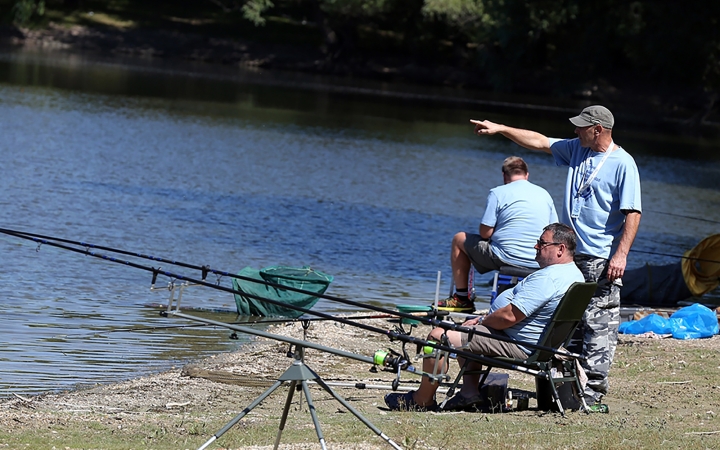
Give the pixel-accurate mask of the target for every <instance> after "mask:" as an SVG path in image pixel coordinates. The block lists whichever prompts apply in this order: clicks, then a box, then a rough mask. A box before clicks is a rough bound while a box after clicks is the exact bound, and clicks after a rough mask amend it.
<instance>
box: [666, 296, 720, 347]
mask: <svg viewBox="0 0 720 450" xmlns="http://www.w3.org/2000/svg"><path fill="white" fill-rule="evenodd" d="M668 320H669V321H670V322H671V326H672V335H673V337H674V338H675V339H701V338H707V337H710V336H713V335H715V334H718V319H717V316H716V315H715V312H714V311H713V310H711V309H710V308H708V307H706V306H703V305H701V304H699V303H695V304H693V305H690V306H686V307H685V308H680V309H679V310H677V312H675V313H674V314H673V315H672V316H670V319H668Z"/></svg>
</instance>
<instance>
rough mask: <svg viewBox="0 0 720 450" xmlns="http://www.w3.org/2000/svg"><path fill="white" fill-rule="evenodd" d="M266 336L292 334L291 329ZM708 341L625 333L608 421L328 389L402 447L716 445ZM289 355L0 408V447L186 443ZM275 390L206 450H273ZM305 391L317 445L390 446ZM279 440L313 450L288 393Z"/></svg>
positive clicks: (271, 376) (297, 404)
mask: <svg viewBox="0 0 720 450" xmlns="http://www.w3.org/2000/svg"><path fill="white" fill-rule="evenodd" d="M374 325H379V323H378V322H377V321H376V322H374ZM426 331H427V330H420V331H418V332H415V333H414V335H418V336H420V335H423V334H424V333H425V332H426ZM275 332H280V333H283V334H289V335H293V336H295V337H300V336H301V335H302V329H301V327H300V326H299V325H297V324H296V325H295V326H290V327H281V328H278V329H276V330H275ZM309 339H310V340H312V341H315V342H321V343H323V344H326V345H331V346H333V347H335V348H342V349H345V350H347V351H352V352H356V353H358V354H362V355H371V354H372V353H373V352H374V351H375V350H378V349H383V348H387V347H388V342H387V339H386V338H384V337H381V336H376V335H369V334H368V333H366V332H364V331H359V330H357V329H354V328H351V327H343V328H340V327H337V326H336V325H333V324H328V323H315V324H313V329H311V331H310V335H309ZM718 344H720V337H718V336H715V337H714V338H712V339H705V340H695V341H677V340H672V339H666V340H655V339H648V338H638V337H625V336H623V337H622V342H621V344H620V346H619V347H618V351H617V354H616V357H615V364H614V366H613V369H612V373H611V383H612V388H611V389H612V391H611V393H610V395H608V396H607V397H606V399H605V400H606V403H607V404H608V405H609V406H610V413H609V414H592V415H586V414H584V413H580V412H570V413H568V414H567V416H566V417H562V416H560V415H559V414H557V413H552V412H545V411H539V410H537V408H536V404H535V402H534V400H532V399H531V402H530V409H529V410H527V411H522V412H510V413H504V414H486V413H398V412H390V411H387V410H386V408H385V405H384V403H383V400H382V397H383V395H384V394H385V393H387V392H388V391H387V390H379V389H368V390H357V389H347V388H342V387H335V388H334V389H335V390H336V391H337V392H338V393H340V395H342V396H343V397H344V398H346V399H347V400H348V401H349V402H350V403H351V405H352V406H353V407H355V408H357V409H358V410H359V411H360V412H361V413H362V414H363V415H365V417H367V418H368V419H369V420H370V422H372V423H373V424H374V425H375V426H377V427H378V428H379V429H380V430H382V431H383V432H384V433H385V434H386V435H388V436H389V437H390V438H391V439H393V440H394V441H395V442H397V443H399V444H400V445H401V446H403V447H404V448H416V449H425V448H433V449H470V448H482V447H491V448H516V447H519V448H584V449H606V448H620V447H624V448H697V449H706V448H718V447H720V418H718V414H720V370H718V369H719V368H720V367H719V366H720V353H719V352H718ZM390 346H391V347H392V346H394V348H397V345H396V344H390ZM287 350H288V348H287V345H286V344H280V343H275V342H266V341H260V342H258V343H257V344H256V345H254V346H253V347H252V348H250V349H246V350H245V351H242V352H238V353H235V354H231V355H219V356H217V357H215V358H209V359H207V360H204V361H200V362H198V364H197V365H195V366H193V367H192V368H194V369H197V368H200V369H201V371H211V372H209V373H212V374H214V376H212V377H206V378H202V377H197V376H188V374H193V373H198V372H197V371H193V370H190V369H189V368H187V367H186V368H185V370H184V371H183V369H182V368H177V369H175V370H172V371H169V372H166V373H163V374H159V375H155V376H151V377H146V378H140V379H136V380H132V381H128V382H124V383H120V384H115V385H109V386H100V387H96V388H93V389H89V390H83V391H76V392H68V393H64V394H51V395H50V394H49V395H45V396H40V397H34V398H25V397H18V396H14V397H12V398H9V399H5V400H4V401H3V402H2V403H0V446H2V447H3V448H18V449H21V448H33V449H42V448H48V449H49V448H65V449H88V448H102V449H129V448H134V449H144V448H153V449H177V448H197V447H199V446H200V445H202V444H203V443H204V442H205V441H206V440H207V439H209V438H210V437H211V436H212V435H213V434H215V433H216V432H217V431H218V430H220V429H221V428H222V427H223V426H224V425H225V424H226V423H228V422H229V421H230V420H231V419H232V418H233V417H234V416H235V415H236V414H238V413H239V412H240V411H242V409H243V408H245V407H246V406H248V405H249V404H250V402H252V401H253V400H254V399H255V398H257V397H258V396H259V395H260V394H261V393H262V392H264V391H265V389H266V388H267V387H268V386H269V385H270V384H271V383H272V382H274V381H275V379H277V377H278V376H280V375H281V374H282V373H283V372H284V371H285V370H286V369H287V368H288V367H289V366H290V364H291V360H290V359H289V358H287V356H286V352H287ZM306 361H307V364H308V366H309V367H311V368H312V369H313V370H315V371H316V372H317V373H318V374H319V375H320V376H322V377H323V379H325V380H326V381H329V382H355V381H364V382H367V383H373V384H383V385H389V382H390V381H391V380H392V379H393V374H391V373H387V372H380V373H378V374H373V373H370V372H368V369H369V367H367V366H366V365H364V364H362V363H358V362H355V361H354V360H349V359H347V358H340V357H337V356H333V355H327V354H320V353H319V352H317V351H314V350H310V351H308V354H307V357H306ZM453 370H456V368H455V367H453ZM509 373H510V388H511V389H515V390H518V389H520V390H530V391H532V390H534V380H533V379H532V378H531V377H529V376H526V375H522V374H519V373H516V372H509ZM222 374H225V376H222ZM209 378H212V380H211V379H209ZM416 382H417V377H414V376H411V375H405V376H403V385H408V386H412V385H413V384H414V383H416ZM287 392H288V391H287V388H286V387H281V388H280V389H278V390H277V391H275V393H274V394H273V395H271V396H270V397H268V398H267V399H266V400H265V401H263V402H262V403H261V404H260V405H259V406H258V407H257V408H255V409H254V410H253V411H252V412H251V413H250V414H248V415H247V416H246V417H245V418H244V419H243V420H242V421H241V422H240V423H239V424H238V425H236V426H235V427H233V428H232V429H231V430H230V431H229V432H227V433H226V434H225V435H223V436H222V437H221V438H220V439H219V440H218V441H217V442H216V443H214V444H213V445H212V446H211V448H251V447H253V446H269V448H271V446H272V444H273V442H274V440H275V436H276V434H277V428H278V425H279V421H280V417H281V415H282V408H283V405H284V403H285V400H286V395H287ZM311 392H312V396H313V400H314V404H315V407H316V408H317V412H318V415H319V420H320V423H321V426H322V431H323V433H324V435H325V438H326V440H327V443H328V447H329V448H366V449H371V448H390V447H389V446H388V445H387V444H386V443H385V442H384V441H383V440H382V439H381V438H379V437H377V436H375V434H374V433H373V432H372V431H370V430H369V429H368V428H367V427H365V425H364V424H362V423H361V422H360V421H359V420H357V419H356V418H355V416H353V415H352V414H350V413H349V412H347V411H346V410H345V409H344V408H343V407H342V406H341V405H340V404H339V403H338V402H337V401H335V400H334V399H332V398H331V397H330V396H329V395H327V394H326V393H324V392H323V391H321V390H320V389H319V388H318V387H317V386H312V385H311ZM281 442H282V443H283V444H285V445H287V448H304V447H305V446H307V448H319V444H318V443H317V436H316V434H315V430H314V427H313V425H312V421H311V418H310V415H309V413H308V411H307V405H306V403H305V401H304V398H303V397H302V396H300V395H299V394H297V393H296V395H295V397H294V400H293V404H292V406H291V409H290V412H289V416H288V423H287V425H286V427H285V432H284V434H283V436H282V440H281Z"/></svg>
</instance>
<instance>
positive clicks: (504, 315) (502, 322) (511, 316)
mask: <svg viewBox="0 0 720 450" xmlns="http://www.w3.org/2000/svg"><path fill="white" fill-rule="evenodd" d="M523 319H525V314H523V312H522V311H520V310H519V309H518V307H517V306H515V305H513V304H512V303H511V304H509V305H507V306H503V307H502V308H500V309H497V310H495V311H493V312H492V313H491V314H488V315H487V316H485V318H484V319H483V321H482V324H483V325H485V326H486V327H490V328H494V329H495V330H504V329H506V328H510V327H511V326H513V325H515V324H516V323H518V322H520V321H522V320H523Z"/></svg>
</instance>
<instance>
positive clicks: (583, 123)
mask: <svg viewBox="0 0 720 450" xmlns="http://www.w3.org/2000/svg"><path fill="white" fill-rule="evenodd" d="M570 122H571V123H572V124H573V125H575V126H576V127H589V126H591V125H602V127H603V128H607V129H610V130H611V129H612V127H613V125H615V118H614V117H613V115H612V113H611V112H610V110H609V109H607V108H606V107H604V106H600V105H593V106H588V107H587V108H585V109H583V110H582V112H581V113H580V115H578V116H575V117H571V118H570Z"/></svg>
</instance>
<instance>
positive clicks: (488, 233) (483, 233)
mask: <svg viewBox="0 0 720 450" xmlns="http://www.w3.org/2000/svg"><path fill="white" fill-rule="evenodd" d="M479 231H480V237H481V238H483V239H485V240H487V239H490V238H491V237H492V235H493V233H494V232H495V227H489V226H487V225H483V224H480V230H479Z"/></svg>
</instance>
